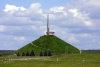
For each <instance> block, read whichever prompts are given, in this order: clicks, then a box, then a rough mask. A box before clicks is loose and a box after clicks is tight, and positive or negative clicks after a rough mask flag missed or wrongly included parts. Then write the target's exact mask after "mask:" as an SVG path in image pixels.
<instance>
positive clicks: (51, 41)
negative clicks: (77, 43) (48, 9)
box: [16, 15, 80, 56]
mask: <svg viewBox="0 0 100 67" xmlns="http://www.w3.org/2000/svg"><path fill="white" fill-rule="evenodd" d="M54 33H55V32H50V28H49V15H47V32H46V35H44V36H40V37H39V38H38V39H36V40H34V41H32V42H30V43H29V44H27V45H25V46H23V47H22V48H20V49H18V50H17V51H16V54H17V56H53V55H64V54H76V53H80V50H79V49H78V48H76V47H74V46H72V45H71V44H69V43H67V42H65V41H64V40H62V39H60V38H58V37H57V36H55V35H54Z"/></svg>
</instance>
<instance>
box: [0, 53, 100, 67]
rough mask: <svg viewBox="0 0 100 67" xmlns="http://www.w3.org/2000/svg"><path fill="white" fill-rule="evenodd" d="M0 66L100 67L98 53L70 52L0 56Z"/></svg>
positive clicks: (99, 55)
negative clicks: (46, 55) (53, 54)
mask: <svg viewBox="0 0 100 67" xmlns="http://www.w3.org/2000/svg"><path fill="white" fill-rule="evenodd" d="M0 67H100V54H73V55H72V54H71V55H62V56H52V57H38V56H37V57H16V56H3V57H2V56H1V57H0Z"/></svg>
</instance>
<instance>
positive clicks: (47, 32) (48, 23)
mask: <svg viewBox="0 0 100 67" xmlns="http://www.w3.org/2000/svg"><path fill="white" fill-rule="evenodd" d="M47 35H49V14H48V15H47Z"/></svg>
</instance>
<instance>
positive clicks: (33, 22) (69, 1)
mask: <svg viewBox="0 0 100 67" xmlns="http://www.w3.org/2000/svg"><path fill="white" fill-rule="evenodd" d="M48 13H49V14H50V28H51V29H50V30H51V31H54V32H55V35H56V36H57V37H59V38H61V39H62V40H64V41H66V42H68V43H70V44H72V45H73V46H75V47H77V48H79V49H100V41H99V40H100V0H0V50H17V49H19V48H20V47H22V46H24V45H26V44H28V43H29V42H31V41H33V40H35V39H37V38H39V37H40V36H42V35H45V32H46V15H47V14H48ZM51 46H52V45H51Z"/></svg>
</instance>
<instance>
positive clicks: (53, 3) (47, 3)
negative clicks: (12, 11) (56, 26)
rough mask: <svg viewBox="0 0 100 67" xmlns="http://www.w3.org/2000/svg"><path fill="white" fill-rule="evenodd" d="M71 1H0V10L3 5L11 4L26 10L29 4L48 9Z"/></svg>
mask: <svg viewBox="0 0 100 67" xmlns="http://www.w3.org/2000/svg"><path fill="white" fill-rule="evenodd" d="M68 1H71V0H0V9H3V8H4V6H5V4H12V5H16V6H24V7H26V8H28V7H29V5H30V4H31V3H37V2H38V3H41V4H42V6H43V7H42V8H45V9H47V8H50V7H53V6H60V5H64V3H66V2H68Z"/></svg>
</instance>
